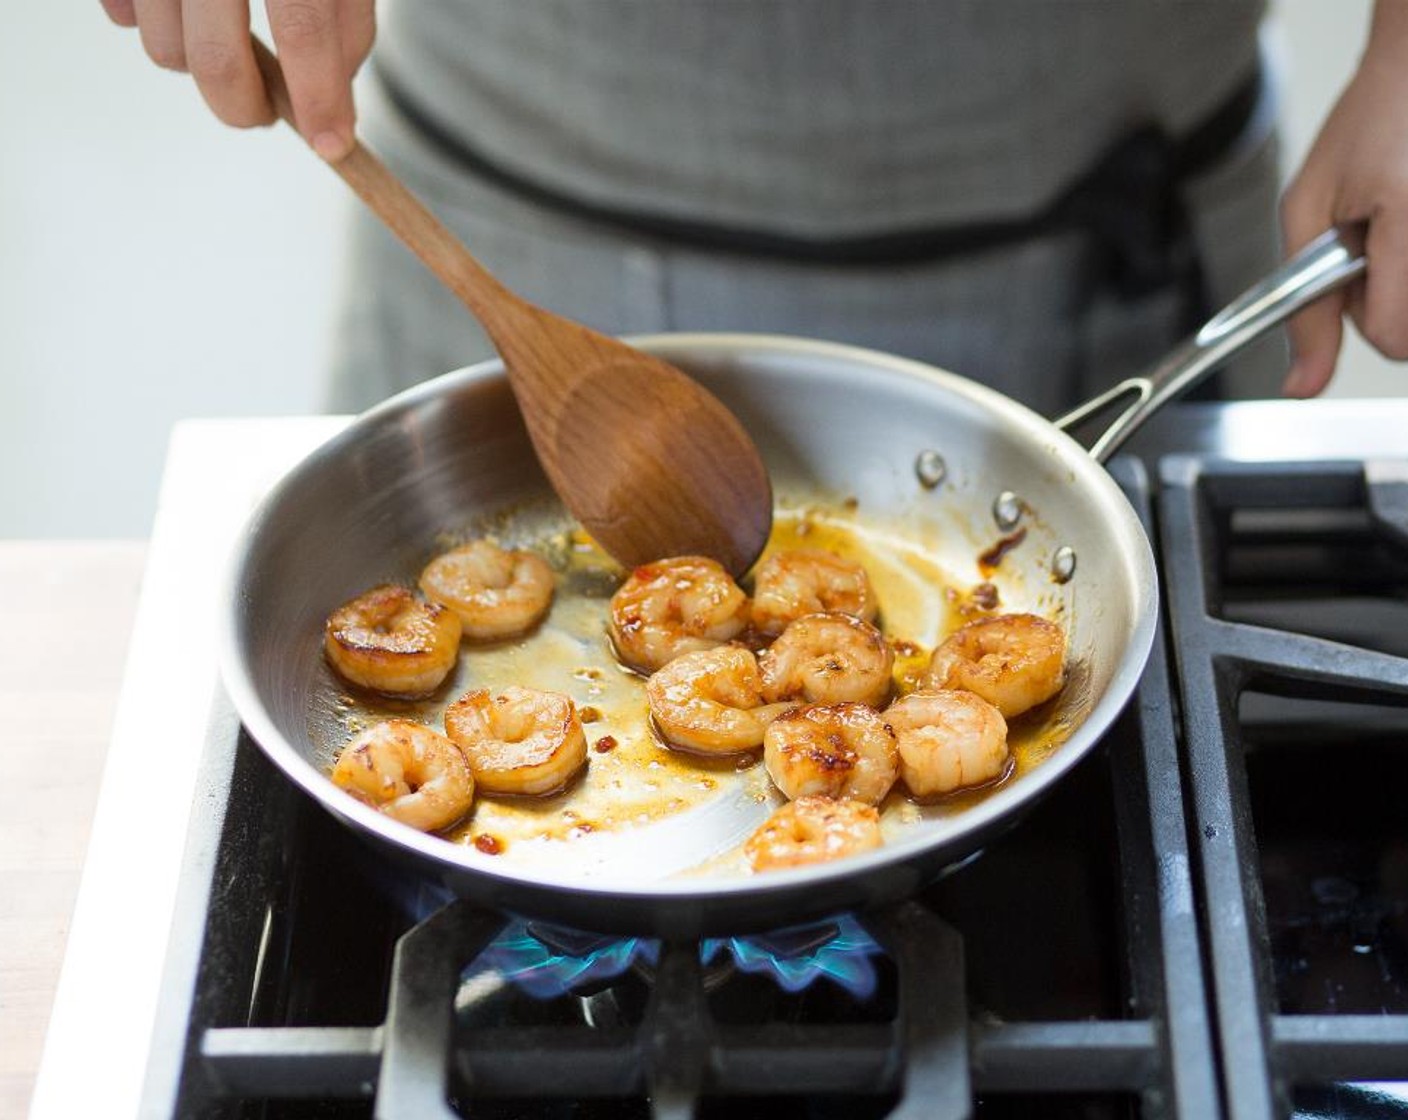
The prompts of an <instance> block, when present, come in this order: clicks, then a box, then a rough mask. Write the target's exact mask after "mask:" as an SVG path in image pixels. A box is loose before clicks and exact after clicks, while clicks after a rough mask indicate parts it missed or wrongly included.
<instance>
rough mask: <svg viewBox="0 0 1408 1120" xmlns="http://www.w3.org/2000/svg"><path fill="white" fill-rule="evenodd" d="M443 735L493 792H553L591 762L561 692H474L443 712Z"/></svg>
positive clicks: (579, 727)
mask: <svg viewBox="0 0 1408 1120" xmlns="http://www.w3.org/2000/svg"><path fill="white" fill-rule="evenodd" d="M445 731H446V733H448V734H449V736H450V738H451V739H453V740H454V741H455V743H457V744H458V745H459V748H460V750H462V751H464V757H465V760H466V761H467V762H468V763H469V768H470V770H472V771H473V772H474V780H475V781H477V782H478V783H479V788H480V789H482V790H485V791H487V792H490V793H550V792H552V791H553V790H558V789H561V788H562V787H563V786H565V785H566V784H567V783H568V782H569V781H570V780H571V779H572V776H573V775H574V774H576V773H577V771H578V770H580V769H581V768H582V766H583V764H584V763H585V762H586V761H587V736H586V733H585V732H583V731H582V721H581V719H580V718H579V717H578V715H577V708H576V705H574V704H573V703H572V701H571V699H570V698H569V697H566V696H563V695H562V694H561V693H558V692H539V691H537V690H536V689H532V688H519V687H518V686H517V685H509V686H508V687H507V688H505V689H504V690H503V691H502V692H501V693H499V694H498V695H497V696H493V695H491V694H490V692H489V690H488V689H487V688H479V689H475V690H474V691H473V692H468V693H466V694H465V695H463V696H461V697H460V698H459V699H458V700H456V701H455V702H454V703H453V704H451V705H450V706H449V707H448V708H447V709H446V710H445Z"/></svg>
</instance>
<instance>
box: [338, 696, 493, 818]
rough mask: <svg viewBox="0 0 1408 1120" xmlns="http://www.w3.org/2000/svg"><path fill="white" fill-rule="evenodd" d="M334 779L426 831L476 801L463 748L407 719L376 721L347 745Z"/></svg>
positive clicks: (458, 815)
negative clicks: (461, 750)
mask: <svg viewBox="0 0 1408 1120" xmlns="http://www.w3.org/2000/svg"><path fill="white" fill-rule="evenodd" d="M332 780H333V781H334V782H336V783H337V784H338V785H339V786H341V787H342V788H343V789H345V790H346V791H347V792H348V793H350V794H351V795H352V796H353V797H355V798H357V800H358V801H362V802H365V803H366V804H368V805H370V806H372V807H373V808H375V809H379V810H381V812H383V813H385V814H386V815H387V816H388V817H391V818H393V819H395V820H398V821H400V822H401V823H402V824H408V825H410V826H411V827H412V828H418V829H420V830H421V831H422V832H435V831H437V830H438V829H442V828H448V827H449V826H450V825H452V824H454V823H455V822H456V821H457V820H459V819H460V818H461V817H463V816H464V815H465V814H466V813H468V812H469V807H470V804H471V803H472V802H473V801H474V776H473V775H472V774H471V773H470V772H469V765H468V764H467V763H466V762H465V760H464V755H462V754H461V753H460V749H459V747H457V746H455V744H454V743H452V742H450V740H449V739H447V738H445V736H443V735H440V734H438V733H436V732H434V731H432V730H431V729H430V728H428V727H422V726H421V725H420V724H418V723H412V722H411V721H410V720H408V719H390V720H387V721H386V722H385V723H378V724H377V725H376V726H375V727H372V728H368V729H367V730H366V731H363V732H362V733H361V734H360V735H358V736H357V737H356V738H355V739H353V740H352V741H351V742H350V743H348V744H347V746H345V747H343V748H342V753H341V754H340V755H338V756H337V764H336V765H335V766H334V767H333V769H332Z"/></svg>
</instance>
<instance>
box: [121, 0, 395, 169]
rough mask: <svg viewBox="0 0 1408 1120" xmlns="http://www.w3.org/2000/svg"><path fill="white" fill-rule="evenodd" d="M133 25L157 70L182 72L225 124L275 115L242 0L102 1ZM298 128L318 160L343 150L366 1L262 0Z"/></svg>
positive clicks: (365, 46)
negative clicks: (319, 157) (261, 73)
mask: <svg viewBox="0 0 1408 1120" xmlns="http://www.w3.org/2000/svg"><path fill="white" fill-rule="evenodd" d="M101 2H102V5H103V9H104V11H106V12H107V14H108V17H109V18H110V19H111V20H112V21H113V22H114V23H117V24H119V25H121V26H124V27H133V26H135V27H137V28H138V30H139V32H140V35H141V39H142V46H143V49H144V50H145V51H146V52H147V54H148V56H150V58H151V59H152V61H153V62H155V63H156V64H157V65H158V66H161V67H164V68H165V69H168V70H189V71H190V73H191V75H192V76H193V77H194V78H195V81H196V85H197V87H198V88H199V89H200V93H201V96H202V97H203V98H205V101H206V104H208V105H209V106H210V108H211V110H212V111H213V112H214V113H215V115H216V116H217V117H219V118H220V119H221V120H222V121H224V122H225V123H226V124H231V125H236V126H240V127H247V126H250V125H259V124H268V123H270V122H271V121H273V119H274V116H275V113H274V108H273V106H272V105H271V104H270V101H269V95H268V92H267V91H266V89H265V87H264V82H263V79H262V77H261V76H260V73H259V68H258V64H257V63H256V62H255V58H254V51H253V48H252V46H251V44H250V32H249V0H101ZM267 4H268V13H269V25H270V28H271V30H272V31H273V36H274V47H275V50H276V51H277V53H278V55H279V62H280V65H281V67H282V69H283V75H284V80H285V82H286V83H287V85H288V91H289V98H290V100H291V102H292V105H293V116H294V120H295V122H296V126H297V128H298V131H299V132H301V133H302V134H303V136H304V138H305V139H306V140H307V141H308V142H309V143H310V144H311V145H312V146H313V148H314V150H316V151H317V152H318V153H319V154H320V155H321V156H322V157H323V158H324V159H329V160H336V159H340V158H342V157H343V156H344V155H346V154H347V152H348V151H350V150H351V147H352V142H353V127H354V119H355V110H354V109H353V105H352V78H353V75H355V74H356V72H357V68H358V67H359V66H361V64H362V62H363V61H364V60H365V59H366V57H367V54H368V52H369V51H370V50H371V44H372V38H373V36H374V35H375V33H376V22H375V16H374V11H373V0H267Z"/></svg>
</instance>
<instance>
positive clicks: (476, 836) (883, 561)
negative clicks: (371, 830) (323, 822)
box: [310, 504, 1071, 873]
mask: <svg viewBox="0 0 1408 1120" xmlns="http://www.w3.org/2000/svg"><path fill="white" fill-rule="evenodd" d="M506 536H507V535H506ZM452 543H453V542H452ZM506 543H511V544H512V545H513V546H514V547H530V548H534V549H535V550H536V551H539V552H540V553H542V554H543V555H544V556H545V557H546V558H547V559H548V560H549V562H550V563H551V564H552V566H553V568H554V570H555V571H556V573H557V578H558V583H557V592H556V596H555V598H554V602H553V606H552V610H551V611H550V613H549V615H548V617H547V619H546V620H545V621H544V622H543V624H542V625H540V626H539V627H538V628H537V629H536V630H535V631H533V632H532V633H530V634H528V635H525V636H522V637H519V638H516V639H512V640H509V641H505V642H500V643H495V644H491V645H473V644H470V643H465V645H464V646H463V647H462V649H461V653H460V658H459V664H458V667H457V669H456V671H455V673H454V674H453V675H452V677H451V679H450V680H449V681H448V682H447V683H446V685H445V686H444V687H443V688H442V689H441V690H440V691H439V692H438V693H437V694H436V695H435V696H433V697H431V698H429V699H426V700H420V701H397V700H393V699H388V698H378V697H373V696H370V695H368V694H364V693H353V692H351V691H350V690H348V689H347V688H346V687H345V686H341V687H340V688H339V689H338V692H339V695H338V696H337V701H336V703H335V704H334V705H333V707H332V710H331V715H332V717H333V718H332V719H331V720H330V721H327V720H325V721H324V722H323V723H322V724H321V725H320V724H319V721H318V720H317V719H314V720H313V721H311V722H310V731H311V732H312V733H313V734H314V736H315V739H318V740H319V741H320V742H321V745H322V746H323V749H324V762H325V767H326V769H328V770H331V766H332V762H333V760H334V759H335V757H336V754H337V752H338V751H339V750H340V749H341V746H342V744H343V743H345V742H346V741H347V739H349V738H351V737H352V736H353V735H355V734H356V733H357V732H359V731H361V730H363V729H364V728H366V727H369V726H371V725H373V724H375V723H376V722H378V721H380V720H383V719H388V718H393V717H402V718H410V719H416V720H419V721H421V722H423V723H425V724H427V725H428V726H430V727H433V728H435V729H437V730H440V729H443V713H444V710H445V708H446V707H447V706H448V705H449V704H450V703H451V702H453V701H454V700H455V699H457V698H458V697H459V696H461V695H463V694H464V693H465V692H466V691H468V690H469V689H471V688H490V689H498V688H501V687H504V686H506V685H509V684H520V685H524V686H526V687H532V688H540V689H545V690H549V691H555V692H562V693H565V694H567V695H568V696H571V697H572V699H573V701H574V702H575V703H576V705H577V707H578V709H579V711H580V712H581V713H583V716H584V719H585V720H586V721H587V734H588V741H589V743H590V744H591V745H592V750H590V751H589V752H588V762H587V765H586V767H585V769H584V770H583V771H582V772H581V773H579V775H578V776H577V777H576V779H574V780H573V781H572V782H571V783H570V784H569V785H568V787H567V788H565V789H563V790H561V791H559V792H557V793H554V794H550V795H547V796H542V797H502V796H482V795H476V798H475V805H474V810H473V812H472V813H471V814H470V816H469V818H468V819H467V820H466V821H465V822H464V823H462V824H461V825H459V826H457V827H456V828H455V829H453V830H451V831H450V832H449V833H448V834H447V835H446V839H448V840H449V841H451V842H453V843H458V844H466V845H470V846H472V847H474V848H476V849H478V850H479V851H481V852H484V853H486V854H493V855H495V856H497V857H498V858H501V859H505V860H510V861H522V862H524V863H529V864H531V863H536V862H538V861H539V860H551V859H552V858H553V849H557V848H559V847H560V846H561V845H563V844H573V843H574V842H577V841H580V840H582V839H583V838H586V837H598V836H600V834H603V833H626V832H629V831H631V830H636V829H641V828H645V827H647V826H650V825H654V824H658V823H659V822H661V821H664V820H665V819H667V818H671V817H675V816H677V815H679V814H682V813H684V812H686V811H688V810H691V809H695V808H699V807H702V806H706V805H708V804H709V803H711V802H714V801H716V800H717V799H721V798H728V797H732V798H739V797H742V798H746V799H748V800H750V801H755V802H757V803H758V804H759V805H762V804H765V803H778V804H780V803H781V796H780V795H779V794H778V793H777V792H776V791H775V790H774V789H773V788H772V784H771V781H770V780H769V779H768V777H767V774H766V771H765V769H764V768H763V766H762V765H761V752H753V753H751V754H745V755H741V756H733V757H728V758H712V757H703V756H699V755H693V754H686V753H683V752H679V751H674V750H670V749H668V748H666V747H665V746H663V745H662V744H661V743H660V742H659V740H658V739H657V737H656V736H655V734H654V733H653V732H652V729H651V726H650V720H649V716H648V713H647V709H646V702H645V696H644V680H643V679H642V678H641V677H639V676H637V675H636V674H634V673H632V672H630V671H628V670H626V669H625V668H623V667H622V666H620V665H619V664H618V663H617V662H616V661H615V659H614V658H613V657H612V653H611V649H610V645H609V643H608V640H607V638H606V631H605V625H606V617H607V612H608V609H609V602H610V598H611V596H612V594H613V593H614V591H615V589H616V587H617V586H618V585H619V583H620V581H621V579H622V578H623V575H624V574H623V573H622V572H621V570H620V568H619V567H618V566H616V565H615V564H614V563H613V562H612V561H611V560H610V559H609V558H608V557H607V556H606V555H605V554H604V553H602V552H601V551H600V550H599V549H598V548H596V547H595V545H594V544H593V543H592V542H591V541H590V539H589V538H587V537H586V536H585V534H583V533H582V532H581V531H580V530H562V529H560V528H559V529H557V530H556V531H544V532H542V533H539V534H535V535H531V536H530V537H525V536H523V535H515V536H514V537H513V539H512V540H511V541H508V540H507V539H506ZM798 548H808V549H827V550H830V551H832V552H835V553H837V554H839V555H841V556H844V557H847V558H849V559H852V560H855V561H857V562H858V563H860V564H862V565H863V566H864V567H865V568H866V571H867V572H868V573H869V575H870V578H871V581H872V584H873V585H874V587H875V591H876V595H877V598H878V600H879V603H880V611H881V613H880V618H879V620H878V624H879V625H880V627H881V629H882V631H883V632H884V634H885V636H886V638H887V639H888V640H889V641H890V643H891V645H892V647H893V648H894V650H895V654H896V656H895V668H894V678H895V687H896V691H897V692H904V691H908V690H910V689H912V688H913V687H915V682H916V681H917V679H918V677H919V676H920V674H922V672H923V670H924V668H925V667H926V666H927V664H928V660H929V656H930V654H931V652H932V650H933V648H934V646H935V645H937V644H938V642H939V641H941V640H942V639H943V638H944V637H945V636H947V635H948V634H949V633H951V632H952V631H953V630H955V629H957V628H958V627H959V626H961V625H962V624H963V623H965V622H967V621H970V620H971V619H972V618H974V617H981V616H983V615H985V614H987V613H989V611H990V609H991V608H990V607H989V604H990V603H992V602H994V600H996V599H997V598H998V597H999V595H1000V598H1001V600H1002V601H1003V602H1004V603H1006V602H1009V601H1012V600H1014V599H1018V600H1019V599H1020V598H1021V597H1022V596H1021V595H1020V594H1013V592H1014V590H1020V589H1019V588H1017V587H1016V581H1017V578H1018V577H1016V576H1015V575H1010V574H1008V573H1003V574H1004V577H1006V579H1007V581H1008V582H1005V583H1003V584H1002V585H1001V590H1000V592H999V590H998V588H997V587H995V586H994V585H993V584H992V583H990V582H985V583H977V584H973V583H968V584H964V583H960V582H959V581H957V580H955V579H954V578H953V577H952V576H951V575H950V574H949V572H947V571H945V570H944V569H943V568H942V567H941V566H940V564H939V563H938V562H937V561H936V560H935V559H934V557H935V555H936V554H937V552H938V551H939V550H938V549H936V548H934V547H933V542H932V541H928V540H926V539H925V537H924V536H923V534H921V533H918V532H915V531H913V530H912V529H910V528H909V527H907V526H906V527H903V528H901V529H900V530H899V531H895V530H894V529H892V528H890V527H882V526H879V525H877V524H873V523H869V522H868V521H867V519H865V518H864V517H863V516H862V514H861V512H860V511H858V510H856V509H855V508H854V506H850V507H847V506H845V505H844V504H842V505H840V506H838V507H828V508H827V509H825V510H821V509H812V508H802V509H792V510H785V509H784V510H781V511H779V513H778V516H777V517H776V519H775V524H774V529H773V534H772V537H771V538H770V540H769V543H768V552H772V551H776V550H788V549H798ZM765 555H766V553H765ZM970 555H971V554H970ZM417 574H418V573H415V572H407V573H405V575H404V579H405V581H406V582H407V583H414V578H415V576H416V575H417ZM989 578H992V577H991V576H989ZM743 584H744V587H745V589H747V590H750V591H751V585H750V583H749V581H748V580H747V579H745V580H744V581H743ZM1006 609H1015V608H1006ZM1043 613H1047V614H1051V613H1052V612H1050V611H1045V612H1043ZM1056 620H1057V621H1060V619H1059V618H1057V619H1056ZM1058 704H1060V700H1059V698H1058V700H1056V701H1052V702H1051V703H1049V704H1048V705H1044V706H1043V707H1042V708H1041V709H1038V710H1037V711H1035V712H1032V713H1029V714H1028V715H1027V716H1024V717H1022V718H1021V719H1019V720H1016V721H1014V722H1013V723H1012V725H1011V728H1010V736H1009V742H1010V744H1011V746H1012V750H1013V760H1014V761H1013V765H1012V768H1011V772H1010V774H1009V775H1008V776H1007V777H1006V778H1004V779H1003V781H1010V780H1012V778H1013V777H1016V776H1019V775H1021V774H1022V773H1025V772H1026V771H1028V770H1030V769H1031V768H1033V767H1034V766H1036V765H1038V764H1039V763H1040V762H1041V761H1042V759H1044V758H1045V757H1047V756H1048V755H1049V754H1050V753H1051V751H1053V750H1054V749H1055V748H1056V747H1057V746H1059V744H1060V743H1061V742H1063V741H1064V740H1065V739H1066V738H1067V737H1068V735H1069V733H1070V730H1071V725H1070V723H1069V721H1068V719H1067V718H1066V717H1065V716H1063V715H1060V714H1058V712H1057V710H1056V706H1057V705H1058ZM1060 706H1061V709H1062V710H1063V711H1064V710H1069V708H1070V705H1068V704H1061V705H1060ZM999 784H1001V783H994V784H993V785H992V786H989V787H985V788H983V789H980V790H973V791H968V792H965V793H962V794H958V795H955V796H953V797H950V798H947V799H945V800H944V801H943V802H942V803H941V804H940V805H939V806H937V807H936V806H932V805H931V806H926V807H923V808H921V807H920V806H918V805H916V804H914V803H913V802H912V801H910V800H909V799H908V798H907V797H906V796H905V794H904V790H903V788H902V786H900V787H897V788H896V790H895V791H894V792H892V793H891V795H890V796H889V797H888V798H887V799H886V801H885V803H884V805H883V806H882V824H883V827H884V828H885V831H886V833H887V835H893V834H894V833H895V832H896V831H897V830H900V829H904V828H907V827H910V826H912V825H914V824H916V823H918V822H919V821H920V820H921V819H924V818H925V817H929V818H932V817H933V816H934V815H935V814H936V813H937V814H938V815H941V816H948V815H951V814H952V813H955V812H960V811H962V809H963V808H964V807H966V806H968V805H972V804H975V803H976V802H978V801H980V800H981V799H982V798H983V797H984V796H986V795H988V794H989V793H991V791H992V789H994V788H996V786H997V785H999ZM642 843H645V844H649V843H650V840H649V838H648V837H646V838H644V839H643V840H642ZM741 869H742V865H741V862H740V861H739V860H738V859H737V858H736V856H735V855H729V856H726V857H722V858H720V859H715V860H709V861H708V862H707V863H705V864H701V865H699V866H698V868H696V869H695V871H694V872H692V873H735V872H738V871H740V870H741Z"/></svg>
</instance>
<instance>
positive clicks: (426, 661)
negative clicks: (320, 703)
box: [323, 584, 460, 697]
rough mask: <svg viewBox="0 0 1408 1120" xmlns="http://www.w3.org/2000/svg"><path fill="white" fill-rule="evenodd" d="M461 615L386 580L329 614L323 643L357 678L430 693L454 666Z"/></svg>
mask: <svg viewBox="0 0 1408 1120" xmlns="http://www.w3.org/2000/svg"><path fill="white" fill-rule="evenodd" d="M459 648H460V620H459V618H458V617H456V615H455V614H454V612H453V611H451V610H449V609H448V608H447V607H442V606H441V605H440V604H439V603H427V602H425V601H424V600H422V599H418V598H416V596H415V594H414V593H413V592H411V591H410V590H409V589H407V588H405V587H397V586H395V585H394V584H384V585H382V586H381V587H374V588H372V589H371V590H370V591H368V592H366V594H364V595H359V596H357V598H355V599H353V600H351V601H350V602H347V603H343V604H342V606H340V607H338V608H337V610H335V611H333V612H332V614H331V615H329V616H328V622H327V627H326V633H325V636H324V640H323V649H324V651H325V653H326V654H327V659H328V661H329V662H331V663H332V667H333V668H334V669H336V670H337V671H338V672H339V673H341V674H342V675H343V676H344V677H346V678H347V679H348V680H349V681H351V682H352V683H353V684H359V685H361V686H362V687H363V688H371V689H375V690H376V691H377V692H385V693H388V694H390V695H392V696H406V697H415V696H426V695H429V694H430V693H432V692H434V691H435V690H436V689H437V688H439V687H440V683H441V682H442V681H443V680H444V679H445V678H446V677H447V676H449V675H450V670H452V669H453V668H454V667H455V662H456V659H457V658H458V655H459Z"/></svg>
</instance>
